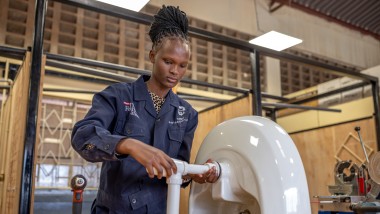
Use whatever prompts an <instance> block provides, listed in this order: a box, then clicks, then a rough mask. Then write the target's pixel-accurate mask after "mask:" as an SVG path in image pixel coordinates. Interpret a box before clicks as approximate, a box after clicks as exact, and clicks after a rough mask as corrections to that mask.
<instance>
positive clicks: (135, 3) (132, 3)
mask: <svg viewBox="0 0 380 214" xmlns="http://www.w3.org/2000/svg"><path fill="white" fill-rule="evenodd" d="M97 1H101V2H104V3H107V4H111V5H115V6H118V7H122V8H125V9H128V10H133V11H136V12H138V11H140V10H141V8H143V7H144V6H145V5H146V4H147V3H148V2H149V0H97Z"/></svg>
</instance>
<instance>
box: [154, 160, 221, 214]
mask: <svg viewBox="0 0 380 214" xmlns="http://www.w3.org/2000/svg"><path fill="white" fill-rule="evenodd" d="M173 160H174V163H175V164H176V166H177V173H176V174H172V175H171V176H170V177H169V178H166V183H167V184H168V198H167V202H166V214H178V213H179V199H180V190H181V184H182V176H183V175H187V174H204V173H206V172H207V171H208V170H209V169H211V168H212V167H215V169H216V173H217V176H219V174H220V168H219V164H218V163H217V162H213V163H206V164H204V165H197V164H188V163H186V162H185V161H181V160H177V159H173ZM153 170H154V174H155V175H157V170H156V169H155V168H154V169H153ZM163 176H164V177H166V171H165V170H164V171H163Z"/></svg>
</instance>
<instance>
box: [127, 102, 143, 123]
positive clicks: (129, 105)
mask: <svg viewBox="0 0 380 214" xmlns="http://www.w3.org/2000/svg"><path fill="white" fill-rule="evenodd" d="M124 106H125V111H129V112H130V114H131V115H133V116H136V117H137V118H139V119H140V117H139V115H137V112H136V109H135V105H134V104H133V103H130V102H125V101H124Z"/></svg>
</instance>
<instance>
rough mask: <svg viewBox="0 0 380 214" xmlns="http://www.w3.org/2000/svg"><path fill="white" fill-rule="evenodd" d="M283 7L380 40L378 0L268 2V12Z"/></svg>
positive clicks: (279, 0) (281, 0)
mask: <svg viewBox="0 0 380 214" xmlns="http://www.w3.org/2000/svg"><path fill="white" fill-rule="evenodd" d="M284 5H286V6H289V7H292V8H296V9H299V10H302V11H304V12H306V13H309V14H312V15H315V16H318V17H321V18H324V19H327V20H329V21H332V22H336V23H338V24H341V25H343V26H345V27H348V28H350V29H352V30H357V31H359V32H361V33H363V34H366V35H371V36H373V37H374V38H376V39H378V40H380V0H270V3H269V7H270V12H275V11H276V10H278V9H279V8H281V7H282V6H284Z"/></svg>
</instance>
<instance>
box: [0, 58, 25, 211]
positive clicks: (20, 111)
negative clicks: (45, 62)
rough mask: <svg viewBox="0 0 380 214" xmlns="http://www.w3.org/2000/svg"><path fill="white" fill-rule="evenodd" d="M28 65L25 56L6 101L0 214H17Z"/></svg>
mask: <svg viewBox="0 0 380 214" xmlns="http://www.w3.org/2000/svg"><path fill="white" fill-rule="evenodd" d="M29 63H30V53H27V55H26V57H25V60H24V63H23V64H22V66H21V67H20V71H19V73H18V76H17V77H16V79H15V81H14V84H13V86H12V88H11V91H10V95H9V97H8V99H7V101H6V105H7V107H6V108H10V110H9V111H8V112H9V115H8V117H9V118H8V119H9V120H8V121H7V124H4V125H5V126H7V127H8V132H7V133H6V136H5V138H6V141H4V143H6V144H7V145H6V146H5V147H6V156H7V158H6V163H5V173H4V190H5V191H3V192H2V198H1V201H2V203H1V204H2V207H1V211H2V212H1V213H18V206H19V195H20V182H21V179H20V178H21V168H22V165H21V164H22V157H23V149H24V135H25V125H26V111H27V101H28V96H27V94H28V89H29V77H30V70H29Z"/></svg>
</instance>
